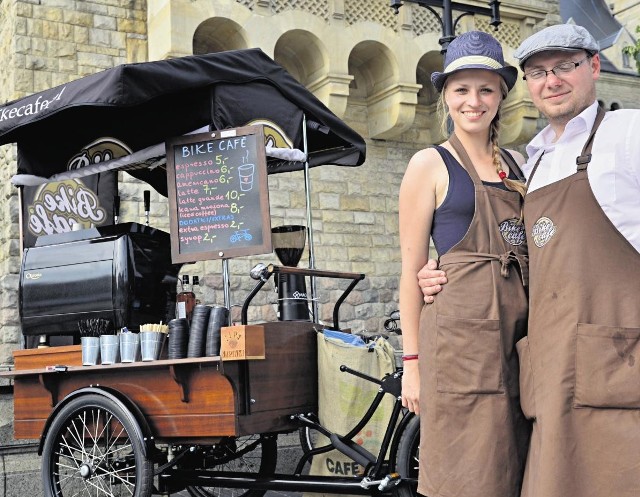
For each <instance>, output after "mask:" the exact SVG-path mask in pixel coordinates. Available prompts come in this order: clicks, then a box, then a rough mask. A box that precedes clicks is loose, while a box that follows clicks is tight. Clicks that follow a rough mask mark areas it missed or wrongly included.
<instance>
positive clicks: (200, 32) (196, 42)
mask: <svg viewBox="0 0 640 497" xmlns="http://www.w3.org/2000/svg"><path fill="white" fill-rule="evenodd" d="M247 39H248V37H247V34H246V33H245V31H244V29H243V28H242V27H241V26H240V25H239V24H238V23H236V22H235V21H232V20H231V19H227V18H224V17H212V18H210V19H207V20H206V21H204V22H202V23H201V24H200V25H199V26H198V27H197V28H196V30H195V32H194V34H193V53H194V55H200V54H205V53H211V52H223V51H225V50H239V49H244V48H248V46H249V44H248V42H247Z"/></svg>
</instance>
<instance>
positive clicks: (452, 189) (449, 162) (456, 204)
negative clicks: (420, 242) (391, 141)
mask: <svg viewBox="0 0 640 497" xmlns="http://www.w3.org/2000/svg"><path fill="white" fill-rule="evenodd" d="M434 148H435V149H436V150H437V151H438V152H439V153H440V156H441V157H442V160H443V161H444V164H445V166H447V172H448V173H449V188H448V189H447V196H446V197H445V199H444V202H442V204H440V206H439V207H438V208H437V209H436V210H435V212H434V214H433V224H432V227H431V238H432V239H433V244H434V245H435V247H436V252H437V253H438V256H441V255H443V254H445V253H446V252H448V251H449V250H451V248H452V247H453V246H454V245H456V244H457V243H458V242H460V241H461V240H462V239H463V238H464V236H465V235H466V234H467V231H468V230H469V226H471V221H472V220H473V214H474V213H475V210H476V196H475V190H474V188H473V180H472V179H471V176H469V173H467V171H466V170H465V169H464V167H462V165H461V164H460V163H459V162H458V161H457V160H456V158H455V157H454V156H453V155H452V154H451V152H449V151H448V150H447V149H446V148H444V147H441V146H439V145H436V146H435V147H434ZM506 153H507V154H509V152H506ZM509 156H510V157H511V155H510V154H509ZM509 178H510V179H517V176H516V175H515V174H514V172H513V171H512V170H511V168H509ZM482 183H483V184H484V185H486V186H491V187H494V188H500V189H502V190H508V188H507V187H506V186H505V184H504V183H503V182H502V181H497V182H491V181H483V182H482Z"/></svg>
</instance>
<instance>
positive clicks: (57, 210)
mask: <svg viewBox="0 0 640 497" xmlns="http://www.w3.org/2000/svg"><path fill="white" fill-rule="evenodd" d="M105 218H106V212H105V211H104V209H102V208H100V207H99V205H98V197H97V195H96V194H95V193H94V192H92V191H91V190H90V189H88V188H87V187H86V186H85V185H84V184H83V183H82V182H81V181H79V180H65V181H56V182H53V183H47V184H46V185H44V186H43V187H42V188H40V190H38V192H37V193H36V195H35V198H34V200H33V203H32V204H31V205H30V206H29V220H28V226H29V231H30V232H31V233H32V234H34V235H35V236H41V235H52V234H54V233H65V232H67V231H71V230H72V229H73V226H74V225H75V224H79V225H81V226H86V227H89V226H91V224H100V223H102V222H103V221H104V220H105Z"/></svg>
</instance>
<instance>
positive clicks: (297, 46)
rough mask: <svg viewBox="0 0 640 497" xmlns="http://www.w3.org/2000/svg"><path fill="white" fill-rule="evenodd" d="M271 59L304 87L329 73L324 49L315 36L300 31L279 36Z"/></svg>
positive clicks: (327, 58) (327, 56)
mask: <svg viewBox="0 0 640 497" xmlns="http://www.w3.org/2000/svg"><path fill="white" fill-rule="evenodd" d="M273 58H274V60H275V61H276V62H277V63H278V64H280V65H281V66H282V67H284V68H285V69H286V70H287V71H289V73H291V75H292V76H293V77H294V78H296V79H297V80H298V81H299V82H300V83H302V84H303V85H305V86H309V85H310V84H312V83H314V82H315V81H316V80H318V79H321V78H323V77H324V76H326V74H327V73H328V72H329V55H328V53H327V49H326V47H325V46H324V44H323V43H322V42H321V41H320V39H319V38H318V37H317V36H316V35H314V34H313V33H310V32H309V31H304V30H302V29H294V30H291V31H287V32H286V33H284V34H283V35H282V36H280V38H278V41H277V42H276V46H275V49H274V54H273Z"/></svg>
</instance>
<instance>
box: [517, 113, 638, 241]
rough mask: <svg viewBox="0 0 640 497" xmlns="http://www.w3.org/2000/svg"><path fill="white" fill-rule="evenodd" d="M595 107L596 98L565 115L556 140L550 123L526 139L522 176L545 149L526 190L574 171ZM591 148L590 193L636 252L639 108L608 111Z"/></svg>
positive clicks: (557, 179)
mask: <svg viewBox="0 0 640 497" xmlns="http://www.w3.org/2000/svg"><path fill="white" fill-rule="evenodd" d="M597 108H598V103H597V102H594V103H593V104H592V105H591V106H590V107H588V108H587V109H585V110H584V111H583V112H582V113H581V114H579V115H578V116H576V117H574V118H573V119H572V120H571V121H569V122H568V123H567V125H566V127H565V130H564V133H563V134H562V136H561V137H560V139H559V140H558V141H557V142H555V143H554V139H555V133H554V132H553V130H552V129H551V127H550V126H547V127H546V128H544V129H543V130H542V131H541V132H540V133H538V134H537V135H536V136H535V137H534V138H533V140H531V142H530V143H529V145H527V156H528V157H529V160H528V161H527V163H526V164H525V165H524V166H523V172H524V174H525V176H526V177H527V178H528V177H529V175H530V174H531V171H532V169H533V167H534V165H535V163H536V161H537V160H538V158H539V157H540V155H541V154H542V153H543V152H544V155H543V157H542V160H541V162H540V165H539V166H538V169H537V170H536V173H535V175H534V177H533V180H532V181H531V184H529V189H528V191H529V192H533V191H535V190H537V189H539V188H542V187H543V186H546V185H549V184H551V183H555V182H556V181H560V180H561V179H564V178H566V177H568V176H571V175H572V174H574V173H575V172H576V167H577V166H576V157H578V156H579V155H580V153H581V152H582V147H583V146H584V144H585V142H586V141H587V138H588V137H589V132H590V131H591V128H592V126H593V123H594V121H595V118H596V113H597ZM591 153H592V157H591V162H590V163H589V167H588V169H587V176H588V178H589V184H590V185H591V189H592V190H593V194H594V196H595V198H596V200H597V201H598V203H599V204H600V207H602V210H603V211H604V213H605V214H606V215H607V217H608V218H609V219H610V220H611V222H612V223H613V225H614V226H615V227H616V228H617V229H618V231H620V233H621V234H622V235H623V236H624V237H625V238H626V239H627V240H629V242H630V243H631V245H633V246H634V247H635V249H636V250H637V251H638V252H640V110H631V109H629V110H625V109H623V110H617V111H615V112H607V114H606V116H605V118H604V119H603V121H602V123H601V124H600V127H599V128H598V131H597V132H596V136H595V141H594V143H593V149H592V151H591ZM585 222H588V220H585Z"/></svg>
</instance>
